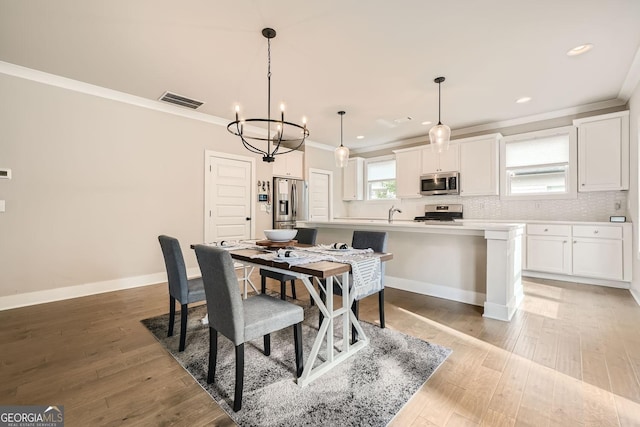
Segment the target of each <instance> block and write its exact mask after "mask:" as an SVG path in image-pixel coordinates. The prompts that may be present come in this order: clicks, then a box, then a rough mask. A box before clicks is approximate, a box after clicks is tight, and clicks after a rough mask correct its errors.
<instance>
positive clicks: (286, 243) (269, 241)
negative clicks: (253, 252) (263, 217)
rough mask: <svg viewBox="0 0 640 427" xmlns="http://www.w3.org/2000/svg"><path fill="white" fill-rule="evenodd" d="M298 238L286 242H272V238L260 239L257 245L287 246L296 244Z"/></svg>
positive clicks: (269, 246) (268, 246)
mask: <svg viewBox="0 0 640 427" xmlns="http://www.w3.org/2000/svg"><path fill="white" fill-rule="evenodd" d="M296 243H298V241H297V240H289V241H286V242H272V241H271V240H258V241H257V242H256V245H258V246H266V247H267V248H286V247H287V246H295V245H296Z"/></svg>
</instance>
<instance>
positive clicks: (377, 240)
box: [319, 230, 388, 342]
mask: <svg viewBox="0 0 640 427" xmlns="http://www.w3.org/2000/svg"><path fill="white" fill-rule="evenodd" d="M387 237H388V235H387V232H386V231H360V230H356V231H354V232H353V237H352V238H351V246H352V247H353V248H354V249H368V248H371V249H373V251H374V252H386V251H387ZM384 264H385V263H381V265H380V281H381V285H382V288H381V289H380V291H379V292H378V312H379V314H380V328H382V329H384V327H385V323H384V270H385V265H384ZM352 280H353V276H352V275H351V274H349V286H350V287H351V285H352V282H351V281H352ZM343 286H344V285H343ZM333 293H334V294H335V295H342V288H340V286H334V287H333ZM369 295H373V294H369ZM369 295H363V296H362V297H360V299H362V298H365V297H368V296H369ZM320 296H321V298H322V300H323V301H324V300H325V299H326V295H325V294H324V292H322V289H321V290H320ZM359 309H360V304H359V300H355V301H353V304H352V305H351V310H352V311H353V313H354V314H355V316H356V319H358V312H359ZM322 319H323V315H322V313H320V314H319V325H320V324H322ZM357 339H358V333H357V332H356V328H353V327H352V328H351V341H352V342H355V341H357Z"/></svg>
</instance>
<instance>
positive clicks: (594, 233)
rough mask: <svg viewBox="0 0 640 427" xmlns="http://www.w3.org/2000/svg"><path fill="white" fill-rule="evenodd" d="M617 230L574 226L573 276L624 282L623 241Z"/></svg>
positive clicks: (618, 229) (619, 230) (620, 231)
mask: <svg viewBox="0 0 640 427" xmlns="http://www.w3.org/2000/svg"><path fill="white" fill-rule="evenodd" d="M622 234H623V233H622V229H621V228H619V227H600V226H573V274H574V275H576V276H584V277H597V278H603V279H612V280H622V279H623V274H624V270H623V265H624V258H623V241H622V237H623V236H622Z"/></svg>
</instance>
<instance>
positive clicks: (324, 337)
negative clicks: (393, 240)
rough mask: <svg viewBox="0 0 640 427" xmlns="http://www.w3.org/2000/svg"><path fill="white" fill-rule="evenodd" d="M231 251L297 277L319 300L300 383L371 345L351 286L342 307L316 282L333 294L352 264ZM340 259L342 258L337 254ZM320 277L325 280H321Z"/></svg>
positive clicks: (382, 255)
mask: <svg viewBox="0 0 640 427" xmlns="http://www.w3.org/2000/svg"><path fill="white" fill-rule="evenodd" d="M300 246H303V245H300ZM229 253H230V254H231V257H232V258H233V260H234V261H236V262H240V263H242V264H245V265H248V266H251V267H258V268H264V269H267V270H272V271H275V272H278V273H283V274H287V275H290V276H295V277H296V278H297V279H300V280H301V281H302V283H304V286H305V287H306V288H307V291H308V292H309V295H310V296H311V298H313V301H315V303H316V305H317V306H318V309H319V310H320V312H321V313H322V314H323V315H324V319H323V321H322V324H321V325H320V328H319V330H318V334H317V335H316V338H315V340H314V343H313V346H312V348H311V352H310V354H309V355H308V357H307V358H306V360H305V362H304V370H303V372H302V375H301V376H300V378H298V384H299V385H300V386H302V387H304V386H306V385H308V384H309V383H310V382H312V381H314V380H315V379H317V378H319V377H320V376H322V375H323V374H325V373H327V372H329V371H330V370H331V369H333V368H334V367H336V366H337V365H339V364H340V363H341V362H343V361H344V360H346V359H347V358H349V357H350V356H352V355H354V354H356V353H357V352H358V351H360V350H361V349H363V348H365V347H366V346H367V345H369V338H368V337H367V335H366V334H365V332H364V331H363V330H362V326H361V325H360V323H359V322H358V319H356V316H355V314H354V313H353V311H352V310H351V304H352V303H353V296H352V293H351V290H350V289H349V286H343V287H342V303H341V304H340V306H339V307H335V306H334V300H333V298H326V301H323V300H322V298H321V297H320V294H319V293H318V291H317V290H316V288H315V286H314V283H313V281H314V280H315V282H316V284H317V285H318V286H319V287H320V288H322V289H323V292H325V295H333V287H334V286H335V285H336V283H335V282H336V281H335V278H336V277H338V278H339V281H340V283H346V284H348V283H349V273H350V272H351V265H350V264H348V263H346V262H344V263H343V262H335V261H318V262H313V263H308V264H302V265H294V266H290V265H289V264H288V263H286V262H280V261H276V260H268V259H263V258H257V257H256V256H257V255H261V254H264V253H265V252H264V251H263V250H260V249H237V250H230V251H229ZM367 256H372V257H373V256H375V257H378V258H380V261H381V262H386V261H389V260H391V259H393V254H391V253H371V254H368V255H367ZM336 258H339V257H338V256H336ZM320 279H325V280H324V281H323V282H321V281H320ZM340 316H342V328H341V329H342V334H341V337H340V336H339V335H338V336H336V335H337V331H336V330H335V328H334V323H335V320H336V319H338V318H339V317H340ZM352 325H353V327H354V328H355V329H356V331H357V333H358V341H357V342H355V343H353V344H351V341H350V339H349V334H350V332H351V326H352ZM340 339H341V340H342V342H341V343H338V344H339V345H338V346H336V343H337V342H338V340H340ZM325 342H326V352H325V354H324V355H322V356H319V352H320V349H321V348H322V345H323V343H325Z"/></svg>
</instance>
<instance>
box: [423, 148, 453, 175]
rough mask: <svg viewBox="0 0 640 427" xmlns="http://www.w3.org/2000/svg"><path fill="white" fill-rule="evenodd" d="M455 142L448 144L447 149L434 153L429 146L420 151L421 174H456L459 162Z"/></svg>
mask: <svg viewBox="0 0 640 427" xmlns="http://www.w3.org/2000/svg"><path fill="white" fill-rule="evenodd" d="M458 155H459V149H458V144H457V142H451V143H449V149H448V150H447V151H443V152H442V153H436V152H434V151H433V149H432V148H431V147H429V146H427V147H425V148H423V149H422V173H423V174H425V173H436V172H458V170H459V168H460V160H459V158H458Z"/></svg>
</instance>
